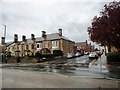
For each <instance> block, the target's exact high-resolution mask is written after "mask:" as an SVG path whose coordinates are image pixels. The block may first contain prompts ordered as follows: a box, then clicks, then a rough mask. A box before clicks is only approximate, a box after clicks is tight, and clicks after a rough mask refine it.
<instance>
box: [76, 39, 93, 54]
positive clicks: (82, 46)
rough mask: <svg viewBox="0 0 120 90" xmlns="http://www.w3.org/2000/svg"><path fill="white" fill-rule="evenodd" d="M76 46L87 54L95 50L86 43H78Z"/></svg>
mask: <svg viewBox="0 0 120 90" xmlns="http://www.w3.org/2000/svg"><path fill="white" fill-rule="evenodd" d="M75 46H76V47H77V50H84V51H85V52H91V51H93V50H94V47H93V46H92V45H91V44H88V43H87V40H86V42H77V43H75Z"/></svg>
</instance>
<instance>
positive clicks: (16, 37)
mask: <svg viewBox="0 0 120 90" xmlns="http://www.w3.org/2000/svg"><path fill="white" fill-rule="evenodd" d="M14 42H15V43H17V42H18V35H17V34H14Z"/></svg>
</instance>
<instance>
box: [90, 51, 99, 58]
mask: <svg viewBox="0 0 120 90" xmlns="http://www.w3.org/2000/svg"><path fill="white" fill-rule="evenodd" d="M89 59H98V55H97V53H96V52H91V53H90V54H89Z"/></svg>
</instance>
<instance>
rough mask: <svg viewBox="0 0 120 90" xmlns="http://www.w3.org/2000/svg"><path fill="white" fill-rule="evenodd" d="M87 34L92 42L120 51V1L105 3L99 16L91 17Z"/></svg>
mask: <svg viewBox="0 0 120 90" xmlns="http://www.w3.org/2000/svg"><path fill="white" fill-rule="evenodd" d="M88 34H89V36H90V39H91V40H92V41H93V42H97V43H100V44H102V45H104V46H108V47H111V46H114V47H115V48H116V49H117V50H118V51H120V2H115V1H114V2H111V3H109V4H108V5H105V6H104V9H103V10H102V12H100V16H99V17H97V16H95V17H94V18H93V20H92V23H91V26H90V27H88Z"/></svg>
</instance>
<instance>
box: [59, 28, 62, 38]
mask: <svg viewBox="0 0 120 90" xmlns="http://www.w3.org/2000/svg"><path fill="white" fill-rule="evenodd" d="M58 30H59V35H60V36H62V29H61V28H59V29H58Z"/></svg>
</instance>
